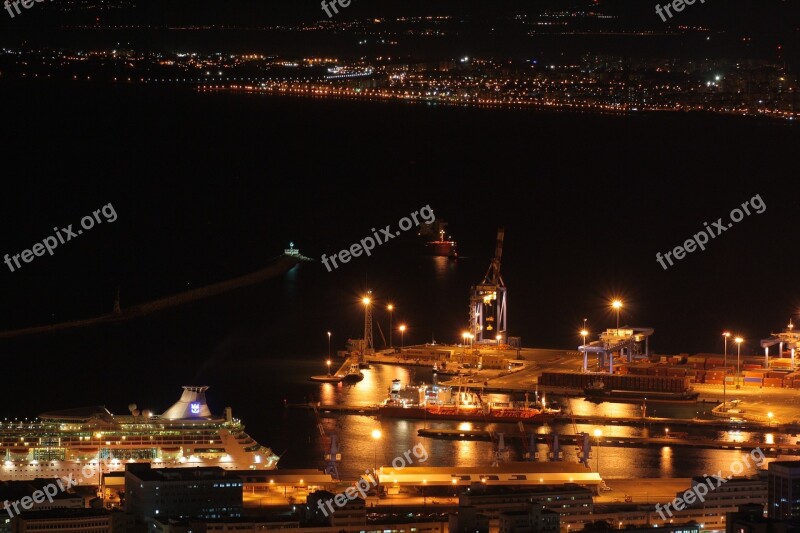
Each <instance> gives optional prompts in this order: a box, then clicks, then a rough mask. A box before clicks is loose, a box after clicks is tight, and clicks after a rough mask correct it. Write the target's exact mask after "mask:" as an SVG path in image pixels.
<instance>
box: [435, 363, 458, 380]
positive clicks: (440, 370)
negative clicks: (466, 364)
mask: <svg viewBox="0 0 800 533" xmlns="http://www.w3.org/2000/svg"><path fill="white" fill-rule="evenodd" d="M433 373H434V374H436V375H437V376H440V377H441V376H457V375H459V372H458V369H453V368H449V369H448V368H447V363H442V364H441V366H439V363H433Z"/></svg>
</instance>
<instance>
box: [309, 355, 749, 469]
mask: <svg viewBox="0 0 800 533" xmlns="http://www.w3.org/2000/svg"><path fill="white" fill-rule="evenodd" d="M362 372H363V374H364V379H363V381H361V382H359V383H357V384H355V385H344V384H342V385H331V384H320V385H319V399H320V401H321V402H322V403H323V404H339V405H344V404H347V405H363V406H367V405H374V404H377V403H380V402H381V401H382V400H383V399H384V398H385V397H386V395H387V393H388V390H389V388H390V387H391V382H392V380H393V379H400V380H401V382H402V383H404V384H406V383H410V382H414V383H420V382H426V383H430V382H431V381H432V374H431V371H430V369H425V368H414V367H400V366H386V365H373V366H372V368H370V369H365V370H363V371H362ZM491 397H492V400H491V401H507V400H508V399H509V398H508V396H507V395H491ZM487 398H488V396H487ZM567 402H569V404H570V405H571V406H572V409H573V412H574V413H575V414H582V415H602V416H608V417H611V418H613V417H636V416H641V411H640V405H638V404H627V403H620V404H617V403H601V404H595V403H592V402H588V401H585V400H583V399H582V398H572V399H569V400H564V401H562V404H566V403H567ZM710 408H711V405H710V404H709V405H708V407H707V408H706V407H705V406H703V405H701V404H697V405H669V404H658V406H657V407H655V409H656V410H658V411H660V414H659V416H673V417H687V418H692V416H695V414H697V413H699V414H702V412H703V409H706V410H708V409H710ZM651 409H652V406H650V405H649V406H648V414H650V415H652V414H653V411H652V410H651ZM326 416H328V418H323V419H322V422H323V426H324V428H325V431H326V434H327V435H331V434H333V433H336V434H338V435H339V439H340V448H341V453H342V455H343V462H342V464H341V465H340V467H339V471H340V474H341V475H343V476H355V475H358V474H360V473H362V472H363V471H364V470H365V469H368V468H372V467H373V465H374V463H376V462H377V464H378V466H380V465H390V464H391V462H392V461H393V460H396V459H397V458H401V460H402V462H403V463H405V462H407V461H406V460H405V459H402V458H403V455H404V454H406V452H408V451H409V450H412V449H413V447H414V446H416V445H418V444H420V443H421V444H422V445H423V446H424V448H425V451H426V452H427V453H428V455H429V459H428V461H427V462H426V463H425V464H428V465H432V466H479V465H487V466H488V465H490V464H491V463H492V461H493V459H494V457H495V451H496V445H495V443H492V442H484V441H451V440H438V439H429V438H424V437H419V436H418V434H417V432H418V430H419V429H422V428H459V429H462V430H463V429H486V430H489V431H493V432H503V433H504V434H505V435H506V439H505V442H506V446H507V447H508V448H509V449H510V456H509V459H510V460H512V461H517V460H522V459H523V454H524V453H525V452H526V450H527V448H528V438H527V437H526V438H524V439H521V438H511V437H512V436H513V435H518V434H519V428H518V426H517V424H510V423H486V424H481V423H477V422H476V423H465V422H458V421H425V420H398V419H385V420H377V419H376V418H374V417H370V416H364V415H334V414H331V415H326ZM598 427H599V428H600V429H601V430H602V437H601V446H600V449H599V467H600V472H601V474H602V475H603V477H605V478H609V479H613V478H634V477H667V476H674V477H691V476H695V475H703V474H708V473H716V472H717V471H719V470H722V471H723V472H726V471H729V470H730V465H731V464H732V463H733V462H734V461H737V460H740V459H741V457H742V456H743V455H744V454H746V453H747V452H748V451H749V450H705V449H691V450H687V449H684V448H676V447H671V446H653V447H650V448H622V447H614V446H611V445H610V443H608V442H607V441H608V440H609V439H612V440H613V438H614V437H648V436H654V437H662V436H664V429H663V426H660V425H656V426H652V427H651V426H640V427H631V426H622V425H615V424H608V425H602V426H597V425H594V424H577V431H579V432H587V433H589V434H590V435H591V434H593V431H594V430H595V429H597V428H598ZM375 428H380V429H381V431H382V435H383V437H382V438H381V440H380V441H376V440H374V439H373V438H372V437H371V433H372V430H373V429H375ZM525 430H526V431H527V432H535V433H539V434H547V433H551V432H557V433H559V434H573V433H574V432H575V428H574V427H573V424H572V423H571V422H569V421H568V422H558V423H553V424H540V425H538V426H531V425H529V424H528V425H526V426H525ZM676 431H677V430H676ZM680 431H683V430H680ZM705 436H708V437H713V438H716V439H718V440H724V441H730V442H734V441H746V440H749V439H751V438H758V437H759V435H758V434H756V433H751V432H746V431H741V432H737V431H707V432H706V435H705ZM311 439H312V440H314V441H315V442H314V443H313V446H312V447H311V448H312V449H315V450H318V451H316V452H315V453H317V454H319V455H320V456H321V454H322V453H324V450H325V448H326V447H327V445H328V444H327V443H328V437H323V436H322V435H320V434H319V433H316V434H314V435H312V437H311ZM591 442H592V444H593V445H594V444H595V443H596V441H595V438H594V437H592V438H591ZM561 450H562V452H563V453H564V460H565V461H569V462H577V452H578V450H577V449H576V446H575V445H574V444H563V443H562V445H561ZM536 451H538V452H539V459H538V460H539V461H546V460H547V452H549V451H550V450H549V447H548V445H547V444H543V443H539V444H537V445H536ZM596 451H597V450H594V451H593V456H592V459H591V460H590V461H589V466H590V468H591V469H592V470H595V469H596V468H597V466H598V454H596V453H595V452H596ZM411 457H412V459H413V460H414V461H415V462H417V461H418V459H417V458H416V457H414V456H413V455H411ZM398 464H401V463H400V462H398ZM754 472H755V469H754V468H753V466H752V461H751V467H750V468H746V469H745V473H751V474H752V473H754Z"/></svg>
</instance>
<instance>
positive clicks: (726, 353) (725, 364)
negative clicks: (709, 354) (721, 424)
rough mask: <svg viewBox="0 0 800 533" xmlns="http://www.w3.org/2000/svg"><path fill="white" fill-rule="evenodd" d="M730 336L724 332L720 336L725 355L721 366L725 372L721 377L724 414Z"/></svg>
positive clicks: (726, 407) (724, 409)
mask: <svg viewBox="0 0 800 533" xmlns="http://www.w3.org/2000/svg"><path fill="white" fill-rule="evenodd" d="M730 336H731V333H730V331H726V332H725V333H723V334H722V337H723V339H724V342H725V355H724V359H723V361H724V362H723V363H722V366H724V367H725V372H723V376H722V411H723V412H725V411H727V410H728V403H727V401H726V397H727V394H728V337H730Z"/></svg>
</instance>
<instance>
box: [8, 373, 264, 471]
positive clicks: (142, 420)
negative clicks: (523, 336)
mask: <svg viewBox="0 0 800 533" xmlns="http://www.w3.org/2000/svg"><path fill="white" fill-rule="evenodd" d="M183 389H184V391H183V394H182V395H181V398H180V399H179V400H178V401H177V402H176V403H175V404H174V405H173V406H172V407H170V408H169V409H167V410H166V411H165V412H164V413H163V414H161V415H155V414H152V413H150V412H148V411H139V409H137V407H136V405H133V404H132V405H131V406H130V410H131V414H130V415H114V414H112V413H111V412H109V411H108V410H107V409H106V408H104V407H99V406H95V407H85V408H78V409H66V410H62V411H51V412H48V413H43V414H41V415H40V416H39V419H38V420H36V421H33V422H27V421H26V422H19V421H14V422H5V423H2V424H0V455H2V456H3V464H2V466H0V480H9V479H15V480H16V479H32V478H35V477H48V476H65V475H69V474H70V473H73V474H74V475H75V479H81V476H80V475H79V472H80V470H81V468H84V467H86V466H87V465H88V466H92V465H94V466H95V467H97V465H100V467H101V468H102V470H103V472H110V471H122V470H124V469H125V463H138V462H148V463H151V464H152V465H153V466H154V467H166V466H168V467H195V466H219V467H222V468H224V469H226V470H271V469H274V468H275V467H276V465H277V462H278V457H277V456H276V455H275V454H274V453H273V452H272V450H270V449H269V448H266V447H264V446H261V445H260V444H259V443H258V442H256V441H255V440H254V439H253V438H252V437H250V436H249V435H248V434H247V433H245V431H244V429H245V428H244V425H243V424H242V423H241V421H240V420H237V419H235V418H233V416H232V415H231V410H230V408H226V410H225V416H224V417H219V416H215V415H214V414H212V413H211V410H210V409H209V408H208V405H207V404H206V398H205V391H206V390H207V389H208V387H194V386H185V387H183Z"/></svg>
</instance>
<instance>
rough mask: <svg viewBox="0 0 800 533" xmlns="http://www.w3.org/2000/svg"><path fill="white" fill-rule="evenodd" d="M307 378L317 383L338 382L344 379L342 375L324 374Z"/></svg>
mask: <svg viewBox="0 0 800 533" xmlns="http://www.w3.org/2000/svg"><path fill="white" fill-rule="evenodd" d="M309 379H310V380H311V381H316V382H318V383H339V382H340V381H342V380H343V379H344V376H340V375H338V374H333V375H330V374H326V375H324V376H311V377H310V378H309Z"/></svg>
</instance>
